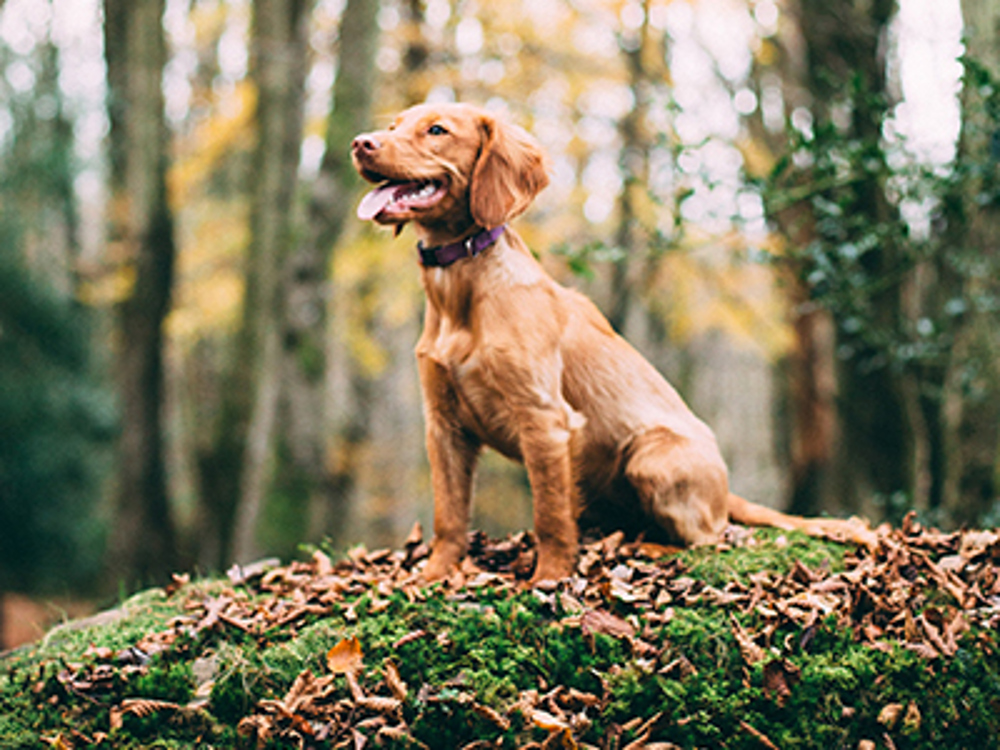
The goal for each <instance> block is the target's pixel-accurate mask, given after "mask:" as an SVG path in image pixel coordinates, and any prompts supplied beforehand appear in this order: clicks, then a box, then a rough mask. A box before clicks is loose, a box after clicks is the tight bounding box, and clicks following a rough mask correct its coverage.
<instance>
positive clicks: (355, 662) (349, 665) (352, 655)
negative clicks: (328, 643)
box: [326, 635, 364, 674]
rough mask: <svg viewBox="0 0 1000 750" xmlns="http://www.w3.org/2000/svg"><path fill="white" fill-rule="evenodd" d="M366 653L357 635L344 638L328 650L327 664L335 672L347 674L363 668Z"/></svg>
mask: <svg viewBox="0 0 1000 750" xmlns="http://www.w3.org/2000/svg"><path fill="white" fill-rule="evenodd" d="M363 659H364V655H363V654H362V652H361V644H360V643H359V642H358V639H357V637H356V636H353V635H352V636H351V637H350V638H344V639H343V640H341V641H340V642H339V643H338V644H337V645H336V646H334V647H333V648H331V649H330V650H329V651H327V652H326V666H327V668H328V669H329V670H330V672H332V673H333V674H346V673H348V672H354V671H355V670H357V669H360V668H361V664H362V661H363Z"/></svg>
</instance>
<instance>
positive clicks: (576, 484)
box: [353, 104, 866, 581]
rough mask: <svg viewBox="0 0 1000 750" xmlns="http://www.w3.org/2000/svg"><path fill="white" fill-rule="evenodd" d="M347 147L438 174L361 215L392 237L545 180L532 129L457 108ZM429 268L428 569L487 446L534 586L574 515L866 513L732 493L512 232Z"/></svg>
mask: <svg viewBox="0 0 1000 750" xmlns="http://www.w3.org/2000/svg"><path fill="white" fill-rule="evenodd" d="M353 155H354V162H355V166H356V168H357V169H358V171H359V173H360V174H361V175H362V176H363V177H364V178H365V179H367V180H368V181H370V182H374V183H383V182H386V181H389V182H390V183H407V182H417V183H420V184H425V185H430V186H429V187H427V191H433V194H431V195H426V194H425V195H422V196H420V197H417V198H414V200H412V201H408V200H405V199H404V200H402V201H401V202H399V203H398V204H395V205H389V206H386V207H385V208H384V209H382V210H380V211H379V212H378V213H377V215H374V216H368V215H364V218H373V219H374V220H375V221H377V222H379V223H382V224H389V225H395V227H396V229H397V231H398V230H399V229H400V228H401V227H402V226H403V225H404V224H406V223H407V222H411V223H412V224H413V225H414V227H415V229H416V231H417V234H418V236H419V238H420V240H421V241H422V242H423V243H424V245H426V246H436V245H442V244H446V243H450V242H453V241H455V240H459V239H463V238H467V237H471V236H473V235H475V234H476V233H478V232H480V231H482V229H488V228H493V227H497V226H499V225H501V224H504V223H505V222H508V221H510V220H511V219H512V218H514V217H515V216H517V215H518V214H520V213H521V212H523V211H524V210H525V208H527V207H528V205H529V204H530V203H531V201H532V200H533V198H534V197H535V195H536V194H537V193H538V192H539V191H541V190H542V189H543V188H544V187H545V186H546V185H547V184H548V175H547V159H546V156H545V154H544V153H543V151H542V150H541V148H540V147H539V146H538V144H537V143H536V142H535V141H534V140H533V139H532V138H531V136H529V135H528V134H527V133H526V132H525V131H523V130H521V129H520V128H517V127H515V126H512V125H509V124H507V123H504V122H502V121H500V120H498V119H497V118H495V117H494V116H493V115H491V114H489V113H487V112H486V111H484V110H481V109H478V108H476V107H472V106H469V105H463V104H446V105H437V104H435V105H431V104H424V105H419V106H416V107H413V108H411V109H408V110H406V111H405V112H403V113H402V114H400V115H399V116H398V117H397V118H396V119H395V121H394V123H393V124H392V126H391V127H390V128H389V129H387V130H383V131H379V132H375V133H368V134H364V135H360V136H358V138H356V139H355V141H354V144H353ZM426 181H433V182H430V183H428V182H426ZM375 192H378V191H377V190H376V191H375ZM373 194H374V193H373ZM363 205H364V204H363ZM360 211H361V210H360V209H359V212H360ZM372 211H373V210H372V209H369V211H368V212H367V213H368V214H370V213H372ZM359 215H360V213H359ZM422 277H423V286H424V289H425V291H426V295H427V307H426V315H425V320H424V331H423V335H422V336H421V338H420V341H419V343H418V344H417V349H416V351H417V360H418V365H419V371H420V380H421V385H422V389H423V398H424V411H425V420H426V430H427V451H428V455H429V458H430V466H431V476H432V481H433V487H434V542H433V551H432V554H431V557H430V560H429V562H428V564H427V567H426V568H425V570H424V576H425V578H427V579H428V580H434V579H438V578H441V577H443V576H446V575H448V574H449V572H450V571H452V570H453V569H454V567H455V566H456V564H457V563H458V562H459V561H460V560H461V558H462V557H463V555H464V554H465V547H466V533H467V530H468V523H469V505H470V502H471V492H472V480H473V470H474V466H475V463H476V457H477V455H478V453H479V451H480V449H481V447H482V446H483V445H488V446H491V447H493V448H495V449H496V450H498V451H499V452H500V453H502V454H504V455H505V456H508V457H510V458H513V459H515V460H518V461H521V462H523V463H524V465H525V466H526V468H527V471H528V478H529V480H530V482H531V488H532V493H533V495H534V524H535V533H536V535H537V538H538V558H537V564H536V567H535V573H534V580H536V581H537V580H542V579H555V578H560V577H562V576H565V575H568V574H569V573H571V572H572V570H573V567H574V564H575V559H576V552H577V537H578V524H579V523H584V522H588V521H589V520H592V519H593V520H600V521H603V523H604V525H605V526H609V525H612V526H619V527H629V530H630V531H633V532H635V531H639V530H642V529H645V530H646V532H647V536H649V535H651V534H654V532H655V533H657V534H659V536H660V537H662V538H665V539H670V540H673V541H674V542H678V543H683V544H701V543H710V542H714V541H716V540H717V539H718V537H719V534H720V532H721V531H722V530H723V528H724V527H725V526H726V524H727V522H728V520H729V519H732V520H734V521H738V522H744V523H750V524H755V525H769V526H777V527H781V528H786V529H802V530H804V531H806V532H809V533H814V534H828V535H839V536H845V537H850V538H853V539H859V537H860V538H862V539H863V537H864V532H865V529H866V527H864V526H863V524H860V523H858V522H855V521H838V520H827V519H804V518H798V517H793V516H788V515H785V514H782V513H778V512H777V511H774V510H771V509H768V508H765V507H763V506H759V505H755V504H753V503H750V502H748V501H746V500H743V499H742V498H740V497H737V496H735V495H733V494H731V493H730V492H729V488H728V478H727V472H726V466H725V462H724V461H723V459H722V456H721V454H720V452H719V448H718V445H717V444H716V440H715V437H714V435H713V434H712V431H711V430H710V429H709V428H708V427H707V426H706V425H705V424H704V423H703V422H702V421H700V420H699V419H698V418H697V417H696V416H695V415H694V414H693V413H692V412H691V411H690V410H689V409H688V407H687V406H686V405H685V404H684V402H683V401H682V400H681V398H680V396H679V395H678V394H677V392H676V391H675V390H674V389H673V388H672V387H671V386H670V385H669V384H668V383H667V382H666V380H664V378H663V377H662V376H661V375H660V374H659V373H658V372H657V371H656V370H655V369H654V368H653V367H652V366H651V365H650V364H649V363H648V362H647V361H646V360H645V359H643V357H642V356H641V355H640V354H639V353H638V352H636V350H635V349H633V348H632V347H631V346H630V345H629V344H628V343H626V341H625V340H624V339H622V338H621V337H620V336H618V335H617V334H616V333H615V332H614V330H612V328H611V326H610V325H609V323H608V322H607V320H606V319H605V318H604V316H603V315H601V313H600V312H599V311H598V310H597V308H596V307H595V306H594V304H593V303H591V302H590V300H588V299H587V298H586V297H584V296H583V295H581V294H579V293H578V292H575V291H573V290H570V289H567V288H565V287H563V286H560V285H559V284H558V283H556V282H555V281H554V280H553V279H552V278H551V277H550V276H549V275H548V274H547V273H546V272H545V271H544V270H543V269H542V267H541V266H540V265H539V263H538V262H536V260H535V259H534V257H532V255H531V253H530V252H529V251H528V249H527V248H526V247H525V245H524V243H523V242H522V241H521V239H520V238H519V237H518V235H517V234H516V233H515V232H514V231H513V230H511V229H510V228H508V229H507V230H506V231H505V232H504V233H503V234H502V235H501V236H500V238H499V240H498V241H497V242H496V243H495V244H493V245H492V246H491V247H489V248H488V249H487V250H485V251H484V252H483V253H482V254H481V255H479V256H477V257H468V258H465V259H462V260H459V261H458V262H456V263H454V264H453V265H450V266H448V267H446V268H435V267H425V268H423V269H422Z"/></svg>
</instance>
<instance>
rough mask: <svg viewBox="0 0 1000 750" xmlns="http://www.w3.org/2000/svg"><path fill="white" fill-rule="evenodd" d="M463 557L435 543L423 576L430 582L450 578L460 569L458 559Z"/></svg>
mask: <svg viewBox="0 0 1000 750" xmlns="http://www.w3.org/2000/svg"><path fill="white" fill-rule="evenodd" d="M461 558H462V556H461V555H457V554H455V553H454V552H453V551H451V552H449V551H448V550H445V549H443V548H442V547H439V546H437V545H435V547H434V549H433V551H432V552H431V556H430V559H428V560H427V565H425V566H424V570H423V572H422V573H421V576H422V577H423V579H424V580H425V581H427V582H428V583H433V582H434V581H440V580H443V579H445V578H448V577H449V576H451V574H452V573H454V572H455V571H456V570H457V569H458V561H459V560H460V559H461Z"/></svg>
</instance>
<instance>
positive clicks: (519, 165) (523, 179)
mask: <svg viewBox="0 0 1000 750" xmlns="http://www.w3.org/2000/svg"><path fill="white" fill-rule="evenodd" d="M479 128H480V132H481V134H482V144H483V145H482V149H481V151H480V153H479V159H478V160H477V161H476V166H475V169H474V170H473V173H472V181H471V183H470V186H469V210H470V212H471V214H472V218H473V220H475V222H476V223H477V224H478V225H479V226H481V227H484V228H488V229H492V228H493V227H497V226H500V225H501V224H503V223H504V222H506V221H509V220H510V219H513V218H514V217H515V216H517V215H518V214H520V213H521V212H523V211H524V210H525V209H526V208H527V207H528V206H529V205H530V204H531V201H532V200H534V198H535V196H536V195H538V193H540V192H541V191H542V189H543V188H544V187H545V186H546V185H548V184H549V174H548V158H547V157H546V155H545V152H544V151H542V147H541V146H539V145H538V143H537V142H536V141H535V139H534V138H532V137H531V136H530V135H528V134H527V133H526V132H525V131H524V130H522V129H521V128H519V127H516V126H514V125H509V124H506V123H501V122H499V121H498V120H496V119H495V118H493V117H492V116H490V115H485V114H484V115H483V116H482V117H481V118H480V122H479Z"/></svg>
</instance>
